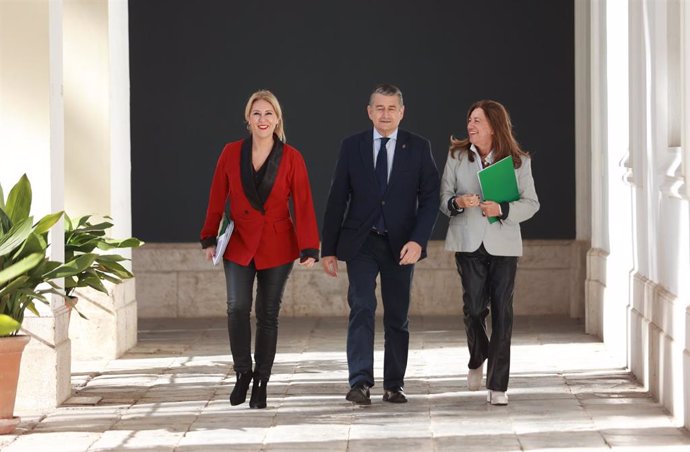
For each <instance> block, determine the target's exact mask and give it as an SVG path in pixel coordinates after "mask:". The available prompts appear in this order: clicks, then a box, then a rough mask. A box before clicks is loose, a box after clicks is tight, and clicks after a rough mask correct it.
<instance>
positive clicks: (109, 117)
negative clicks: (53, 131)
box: [64, 0, 137, 359]
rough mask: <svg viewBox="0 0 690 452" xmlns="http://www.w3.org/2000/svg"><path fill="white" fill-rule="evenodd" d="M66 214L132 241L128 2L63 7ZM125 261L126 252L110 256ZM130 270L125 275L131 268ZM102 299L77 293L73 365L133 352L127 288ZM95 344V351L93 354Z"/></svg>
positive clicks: (132, 306) (68, 0)
mask: <svg viewBox="0 0 690 452" xmlns="http://www.w3.org/2000/svg"><path fill="white" fill-rule="evenodd" d="M64 21H65V31H64V46H65V61H64V64H65V82H64V83H65V207H66V211H67V212H68V213H69V215H70V216H81V215H86V214H92V215H98V216H101V215H108V216H110V217H112V219H113V222H114V224H115V227H113V228H112V230H111V231H110V232H109V233H110V235H111V236H113V237H118V238H123V237H129V236H130V235H131V198H130V168H131V166H130V139H129V40H128V20H127V2H125V1H121V0H65V2H64ZM117 253H119V254H123V255H125V256H126V257H130V258H131V253H130V251H129V250H126V251H124V252H121V251H117ZM130 268H131V267H130ZM108 287H109V292H110V293H109V294H108V295H104V294H101V293H98V292H96V291H93V290H78V291H77V293H76V295H77V296H78V297H79V299H80V300H79V302H78V304H77V307H78V309H79V310H80V311H81V312H82V313H83V314H84V315H85V316H86V317H88V320H85V319H82V318H80V317H78V316H76V315H72V319H71V323H70V338H71V339H72V354H73V355H74V357H75V358H77V359H113V358H116V357H118V356H120V355H122V354H123V353H124V352H125V351H127V350H128V349H129V348H131V347H133V346H134V345H135V344H136V331H137V305H136V298H135V292H134V281H133V280H131V281H126V282H125V283H124V284H122V285H121V286H108ZM94 344H98V347H94V346H93V345H94Z"/></svg>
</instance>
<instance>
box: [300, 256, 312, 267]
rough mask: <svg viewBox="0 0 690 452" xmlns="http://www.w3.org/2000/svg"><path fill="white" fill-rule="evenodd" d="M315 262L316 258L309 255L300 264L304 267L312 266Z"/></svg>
mask: <svg viewBox="0 0 690 452" xmlns="http://www.w3.org/2000/svg"><path fill="white" fill-rule="evenodd" d="M314 262H316V259H314V258H313V257H308V258H306V259H305V260H303V261H300V263H299V264H300V265H301V266H302V267H304V268H311V267H312V266H313V265H314Z"/></svg>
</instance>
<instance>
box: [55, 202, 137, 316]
mask: <svg viewBox="0 0 690 452" xmlns="http://www.w3.org/2000/svg"><path fill="white" fill-rule="evenodd" d="M91 219H92V216H91V215H85V216H83V217H79V218H70V217H69V216H68V215H67V214H65V262H72V261H75V260H77V259H79V258H81V257H82V256H92V255H93V256H94V259H93V261H91V264H90V265H89V266H87V267H85V268H83V269H81V271H79V272H77V273H74V274H73V275H71V276H68V277H66V278H65V294H66V296H67V298H68V301H67V304H68V306H69V307H71V308H75V305H76V303H77V297H76V296H75V290H76V289H78V288H81V287H91V288H93V289H95V290H97V291H99V292H103V293H105V294H108V289H107V288H106V286H105V285H104V284H103V281H108V282H111V283H113V284H119V283H121V282H122V280H123V279H128V278H131V277H133V276H134V275H133V274H132V272H130V271H129V270H127V269H126V268H125V267H124V266H122V264H121V263H120V262H122V261H126V260H129V259H127V258H125V257H123V256H121V255H119V254H112V253H107V251H110V250H114V249H124V248H137V247H139V246H141V245H143V244H144V242H142V241H141V240H139V239H137V238H134V237H130V238H127V239H113V238H110V237H108V236H107V234H106V230H107V229H110V228H111V227H112V226H113V223H112V219H111V218H110V217H108V216H105V217H103V219H104V220H105V221H101V222H98V223H96V222H92V220H91ZM96 250H100V251H99V252H97V253H96ZM104 252H106V253H104ZM75 310H76V309H75ZM77 312H78V313H79V315H80V316H82V317H84V316H83V315H82V314H81V313H80V312H79V311H77Z"/></svg>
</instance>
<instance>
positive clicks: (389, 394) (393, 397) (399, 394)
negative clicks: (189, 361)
mask: <svg viewBox="0 0 690 452" xmlns="http://www.w3.org/2000/svg"><path fill="white" fill-rule="evenodd" d="M383 401H384V402H390V403H407V396H406V395H405V391H403V390H402V388H395V389H386V390H385V391H383Z"/></svg>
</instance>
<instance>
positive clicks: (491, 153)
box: [396, 131, 494, 164]
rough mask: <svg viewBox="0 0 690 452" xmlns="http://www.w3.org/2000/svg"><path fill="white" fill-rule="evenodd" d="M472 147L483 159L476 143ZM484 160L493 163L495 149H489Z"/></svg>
mask: <svg viewBox="0 0 690 452" xmlns="http://www.w3.org/2000/svg"><path fill="white" fill-rule="evenodd" d="M396 132H397V131H396ZM470 149H471V150H472V151H473V152H474V153H475V154H477V157H479V158H480V159H481V155H480V154H479V150H478V149H477V146H475V145H474V144H471V145H470ZM484 160H486V161H487V162H489V163H491V164H493V163H494V150H493V149H492V150H490V151H489V153H488V154H487V155H486V158H485V159H484Z"/></svg>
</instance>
